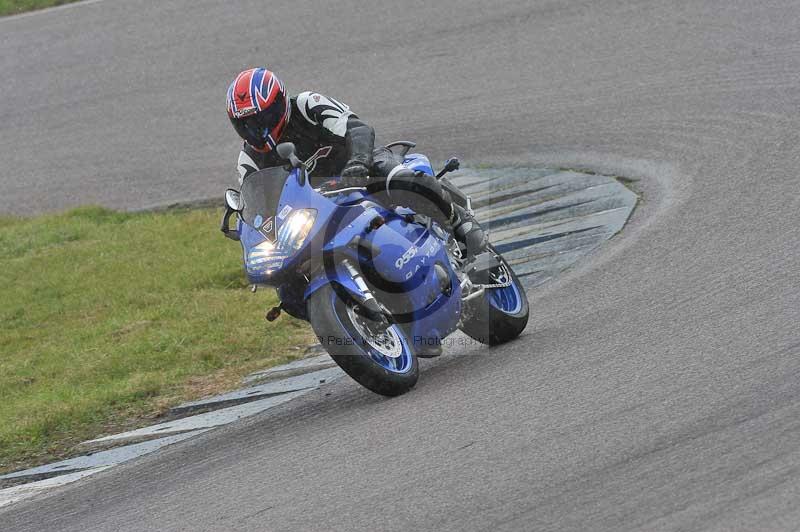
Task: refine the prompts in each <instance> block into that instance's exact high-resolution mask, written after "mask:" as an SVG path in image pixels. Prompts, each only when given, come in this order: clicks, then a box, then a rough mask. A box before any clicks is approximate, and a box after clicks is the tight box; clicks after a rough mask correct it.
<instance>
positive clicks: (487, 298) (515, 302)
mask: <svg viewBox="0 0 800 532" xmlns="http://www.w3.org/2000/svg"><path fill="white" fill-rule="evenodd" d="M489 249H490V251H491V252H492V253H494V254H495V255H497V257H498V258H499V259H500V262H501V264H502V266H501V267H500V268H498V271H497V272H496V273H495V274H494V275H493V279H492V281H495V282H497V284H503V283H504V282H507V281H508V280H509V278H510V280H511V284H509V286H506V287H503V288H487V289H486V290H485V291H484V293H483V295H481V296H478V297H476V298H475V299H473V300H470V301H466V302H465V303H464V316H463V318H462V320H461V330H462V331H464V333H465V334H467V335H468V336H470V337H471V338H473V339H475V340H477V341H479V342H481V343H483V344H487V345H498V344H502V343H505V342H508V341H510V340H513V339H514V338H516V337H517V336H519V335H520V334H522V331H524V330H525V327H526V326H527V325H528V314H529V307H528V296H527V295H526V294H525V289H524V288H523V287H522V283H520V281H519V279H518V278H517V275H516V274H515V273H514V270H512V269H511V266H509V265H508V263H507V262H506V260H505V259H504V258H503V257H502V255H500V254H498V253H497V252H496V251H495V250H494V248H493V247H491V246H489Z"/></svg>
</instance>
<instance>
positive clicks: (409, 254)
mask: <svg viewBox="0 0 800 532" xmlns="http://www.w3.org/2000/svg"><path fill="white" fill-rule="evenodd" d="M416 254H417V246H411V247H410V248H408V249H407V250H406V252H405V253H403V256H402V257H400V258H398V259H397V260H396V261H394V267H395V268H397V269H398V270H402V269H403V266H405V265H406V264H408V261H410V260H411V259H413V258H414V256H415V255H416Z"/></svg>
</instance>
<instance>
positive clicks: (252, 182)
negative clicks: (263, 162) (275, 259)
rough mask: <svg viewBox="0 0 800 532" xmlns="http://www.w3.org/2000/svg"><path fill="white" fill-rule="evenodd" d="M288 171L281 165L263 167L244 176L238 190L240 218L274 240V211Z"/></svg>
mask: <svg viewBox="0 0 800 532" xmlns="http://www.w3.org/2000/svg"><path fill="white" fill-rule="evenodd" d="M288 177H289V173H288V172H287V171H286V170H284V169H283V168H281V167H279V166H278V167H275V168H265V169H263V170H259V171H258V172H255V173H253V174H250V175H248V176H247V177H245V178H244V182H243V183H242V189H241V191H240V194H241V198H242V203H243V204H244V206H243V208H242V220H244V222H245V223H246V224H248V225H250V226H251V227H253V228H255V229H257V230H259V231H260V232H261V233H262V234H263V235H264V236H266V237H267V238H269V239H270V240H273V241H274V240H275V222H274V220H275V213H276V211H277V209H278V202H279V201H280V199H281V193H282V192H283V187H284V185H285V184H286V179H287V178H288Z"/></svg>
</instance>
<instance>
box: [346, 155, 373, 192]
mask: <svg viewBox="0 0 800 532" xmlns="http://www.w3.org/2000/svg"><path fill="white" fill-rule="evenodd" d="M367 177H369V168H368V167H367V165H366V164H364V163H362V162H361V161H349V162H348V163H347V164H346V165H345V166H344V169H343V170H342V184H343V185H345V186H348V187H360V186H364V184H365V182H366V178H367Z"/></svg>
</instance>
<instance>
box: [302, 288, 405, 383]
mask: <svg viewBox="0 0 800 532" xmlns="http://www.w3.org/2000/svg"><path fill="white" fill-rule="evenodd" d="M307 308H308V317H309V321H310V322H311V327H312V328H313V329H314V333H315V334H316V335H317V337H318V338H319V341H320V343H321V344H322V346H323V347H324V348H325V349H326V350H327V351H328V353H329V354H330V355H331V358H333V360H334V361H335V362H336V363H337V364H338V365H339V367H340V368H342V369H343V370H344V371H345V373H347V374H348V375H350V376H351V377H352V378H353V379H355V380H356V382H358V383H359V384H361V385H362V386H364V387H365V388H367V389H368V390H371V391H373V392H375V393H377V394H380V395H386V396H389V397H393V396H396V395H401V394H404V393H406V392H407V391H408V390H410V389H411V388H413V387H414V385H415V384H416V383H417V379H418V378H419V366H418V364H417V357H416V355H415V354H414V351H413V349H412V348H411V344H410V342H409V341H408V339H407V338H406V335H405V333H404V332H403V329H402V328H401V327H400V326H398V325H394V324H381V323H378V322H375V321H373V320H370V319H368V318H365V317H363V316H361V315H360V314H357V313H356V312H355V310H354V307H353V302H351V301H347V300H345V299H344V298H342V297H340V296H339V295H338V294H337V293H336V291H335V290H334V289H333V287H332V286H331V285H329V284H328V285H325V286H323V287H322V288H320V289H319V290H317V291H316V292H314V294H312V295H311V298H310V299H309V300H308V305H307Z"/></svg>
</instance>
